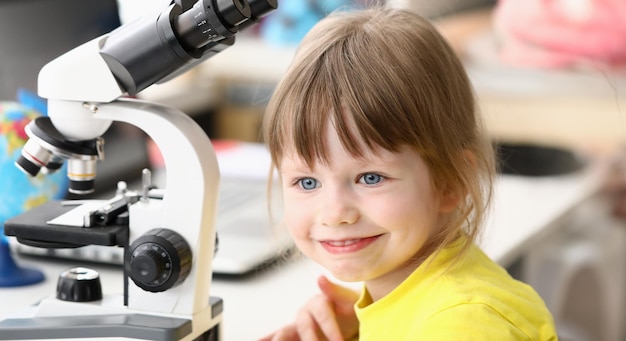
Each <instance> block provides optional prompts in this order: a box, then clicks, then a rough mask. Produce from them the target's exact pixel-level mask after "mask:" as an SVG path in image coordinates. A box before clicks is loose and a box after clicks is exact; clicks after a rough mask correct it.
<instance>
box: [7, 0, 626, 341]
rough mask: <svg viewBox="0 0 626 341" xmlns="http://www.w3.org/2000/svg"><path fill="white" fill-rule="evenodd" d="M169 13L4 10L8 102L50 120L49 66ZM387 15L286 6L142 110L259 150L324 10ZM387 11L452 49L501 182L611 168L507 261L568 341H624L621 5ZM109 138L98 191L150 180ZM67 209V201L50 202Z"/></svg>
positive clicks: (474, 1)
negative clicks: (269, 107)
mask: <svg viewBox="0 0 626 341" xmlns="http://www.w3.org/2000/svg"><path fill="white" fill-rule="evenodd" d="M167 3H169V1H165V0H159V1H156V0H141V1H140V0H118V1H115V0H111V1H106V0H98V1H95V0H91V1H85V0H3V1H0V101H4V102H7V103H9V102H11V103H12V102H19V103H20V105H23V106H24V109H22V110H23V111H28V110H39V111H45V103H44V104H43V106H42V104H41V103H40V102H38V101H39V100H38V99H37V98H36V96H29V95H28V94H29V93H31V94H34V93H36V90H37V89H36V76H37V73H38V71H39V69H40V68H41V67H42V66H43V65H44V64H45V63H46V62H47V61H49V60H51V59H52V58H54V57H56V56H58V55H59V54H61V53H63V52H65V51H67V50H69V49H71V48H72V47H74V46H77V45H79V44H81V43H83V42H85V41H87V40H89V39H92V38H94V37H97V36H99V35H101V34H103V33H105V32H108V31H110V30H111V29H113V28H115V27H117V26H118V25H119V24H120V23H126V22H130V21H132V20H134V19H136V18H138V17H140V16H141V15H144V14H146V13H150V12H151V11H152V10H158V9H160V8H162V6H164V5H166V4H167ZM381 3H383V1H377V2H374V1H364V0H282V1H280V0H279V4H280V5H279V9H278V10H277V11H275V12H274V13H272V14H270V15H269V16H267V17H266V18H265V19H264V20H263V21H262V22H261V23H260V24H259V25H257V26H256V27H254V28H253V29H250V30H248V31H246V32H242V33H241V34H240V35H239V36H238V37H237V39H238V40H237V43H236V44H235V45H234V46H232V47H230V48H228V49H227V50H226V51H224V52H223V53H220V54H218V55H216V56H215V57H213V58H212V59H210V60H208V61H207V62H205V63H203V64H201V65H200V66H199V67H196V68H194V69H192V70H190V71H188V72H187V73H185V74H183V75H181V76H179V77H178V78H175V79H174V80H172V81H170V82H168V83H165V84H159V85H154V86H152V87H150V88H148V89H146V90H145V91H144V92H142V93H141V94H140V95H139V97H141V98H144V99H147V100H151V101H156V102H159V103H163V104H167V105H171V106H173V107H176V108H178V109H180V110H182V111H183V112H185V113H187V114H189V115H190V116H191V117H193V118H194V120H196V121H197V122H198V123H199V124H200V126H201V127H202V128H203V129H204V130H205V131H206V132H207V134H208V135H209V136H210V137H211V138H213V139H224V140H237V141H247V142H262V141H261V140H260V123H261V120H262V116H263V111H264V108H265V105H266V103H267V100H268V99H269V97H270V95H271V93H272V91H273V88H274V87H275V85H276V84H277V82H278V81H279V79H280V78H281V76H282V74H283V73H284V71H285V70H286V68H287V67H288V66H289V63H290V60H291V57H292V55H293V53H294V50H295V47H296V46H297V44H298V42H299V40H300V39H301V38H302V36H303V35H304V34H305V33H306V32H307V31H308V29H309V28H310V27H311V26H312V25H314V24H315V22H317V21H318V20H319V19H321V18H322V17H324V16H325V15H326V14H327V13H329V12H330V11H333V10H350V9H353V8H360V7H366V6H371V5H373V4H381ZM386 4H387V5H389V6H394V7H403V8H409V9H412V10H414V11H416V12H418V13H420V14H422V15H424V16H426V17H427V18H429V19H430V20H432V22H433V23H434V24H435V25H436V27H437V28H438V29H439V30H440V32H441V33H442V34H443V35H444V37H446V38H447V39H448V40H449V42H450V43H451V44H452V46H453V47H454V49H455V50H456V51H457V53H458V55H459V56H460V57H461V59H462V61H463V62H464V64H465V66H466V68H467V72H468V75H469V76H470V79H471V80H472V82H473V85H474V87H475V91H476V96H477V99H478V103H479V105H480V109H481V113H482V117H483V118H484V121H485V123H486V126H487V129H488V132H489V134H490V135H491V136H492V138H493V141H494V145H495V146H496V147H497V148H498V150H499V151H500V157H501V162H502V164H501V166H502V167H501V168H502V175H501V176H505V177H519V178H524V179H529V178H530V179H533V181H536V182H537V183H538V184H542V183H543V182H546V183H547V181H550V180H552V179H558V178H567V177H571V176H572V175H573V174H578V173H580V172H584V171H585V169H588V168H589V167H592V166H594V167H595V165H597V164H601V165H603V166H604V169H605V170H606V171H605V172H602V173H601V174H600V175H598V178H597V179H596V180H597V181H596V182H595V184H596V185H594V188H593V190H592V191H590V192H589V193H588V194H587V195H586V196H585V197H582V198H580V200H578V201H576V204H575V205H571V207H568V208H567V209H566V210H565V212H566V214H563V215H562V216H559V217H558V219H554V220H553V221H552V222H551V226H550V228H549V229H548V228H547V227H546V231H549V232H545V233H542V234H540V238H538V239H536V240H534V243H533V245H532V246H527V250H525V251H524V256H522V257H519V258H516V259H506V260H502V261H501V263H502V264H503V265H504V266H506V267H507V269H508V270H509V271H510V272H511V273H512V274H513V275H514V276H516V277H518V278H520V279H521V280H523V281H526V282H528V283H529V284H531V285H533V286H534V287H535V288H536V289H537V291H538V292H539V293H540V294H541V295H542V296H543V297H544V299H545V300H546V303H547V304H548V307H549V308H550V309H551V311H552V312H553V314H554V315H555V319H556V322H557V325H558V328H559V334H560V336H561V339H563V340H593V341H618V340H626V333H625V330H624V327H623V323H622V321H624V319H625V318H626V309H625V307H626V262H625V261H624V260H625V259H626V235H625V232H624V228H625V226H624V221H623V219H624V217H626V213H625V212H626V209H624V208H623V207H626V205H625V204H624V203H626V200H625V199H624V198H626V195H624V193H625V192H626V191H625V189H626V156H625V155H626V152H624V142H625V140H626V132H625V127H626V117H625V109H624V108H625V104H626V97H625V96H624V91H626V87H625V85H624V82H625V81H626V69H625V68H624V63H625V62H626V3H625V2H624V1H622V0H551V1H542V0H500V1H496V0H440V1H426V0H388V1H387V2H386ZM75 13H80V14H81V15H75ZM20 91H21V92H20ZM24 91H25V92H24ZM20 93H21V94H22V95H21V97H20V96H18V95H19V94H20ZM7 107H8V104H4V106H0V109H3V108H7ZM5 111H6V110H5ZM41 114H45V113H41ZM8 117H9V116H8V115H6V113H5V115H4V116H0V128H2V127H8V126H9V125H8V123H6V122H8V121H9V118H8ZM20 117H21V116H20ZM12 120H13V122H15V119H12ZM3 129H5V130H2V129H0V135H2V134H4V136H5V137H6V136H9V135H8V134H9V133H8V131H9V130H8V128H3ZM107 134H112V135H114V138H107V141H111V143H108V144H107V145H106V148H108V150H107V151H106V153H107V159H108V160H109V161H108V162H106V163H102V164H101V165H99V167H104V168H99V169H98V173H99V176H98V178H97V181H99V183H98V184H99V185H98V186H97V188H98V187H99V188H110V187H112V186H114V185H113V184H114V183H115V182H117V181H118V180H132V179H134V178H135V177H138V176H139V175H140V174H141V172H140V170H141V169H142V168H144V167H146V166H148V167H149V166H153V162H155V161H154V158H151V157H153V155H151V153H150V143H149V142H150V141H148V139H147V138H146V137H145V136H144V135H143V133H142V132H141V131H139V130H138V129H134V128H133V127H128V126H123V125H121V124H116V125H115V126H114V127H113V128H112V129H111V131H109V132H108V133H107ZM105 137H106V136H105ZM1 139H2V136H0V140H1ZM6 139H8V138H5V140H6ZM1 147H2V145H0V153H2V148H1ZM5 148H8V147H6V146H5ZM0 161H2V159H0ZM5 161H6V160H5ZM2 169H4V168H2ZM4 172H5V171H3V174H1V175H2V176H5V174H6V173H4ZM59 181H61V180H59ZM57 185H58V186H61V187H62V184H57ZM8 188H9V187H8V185H5V186H3V187H2V188H0V223H1V222H2V219H6V217H3V216H2V212H7V211H8V207H9V205H10V200H9V199H8V198H9V197H11V196H14V193H13V192H10V191H9V189H8ZM53 192H54V191H53ZM63 195H64V194H63V193H60V192H58V191H57V192H54V193H53V194H50V195H49V196H48V197H53V196H63ZM526 195H529V196H532V195H533V193H526ZM48 197H46V198H48ZM46 198H44V199H43V200H45V199H46ZM554 200H555V201H554V204H555V205H558V204H559V202H558V201H557V200H558V199H556V198H555V199H554ZM40 201H41V200H40ZM40 201H39V202H40ZM548 202H551V201H550V200H548ZM35 204H36V203H35ZM33 205H34V204H33ZM497 206H498V204H497V203H496V207H497ZM5 214H6V213H5ZM527 214H528V215H532V214H533V212H528V213H527Z"/></svg>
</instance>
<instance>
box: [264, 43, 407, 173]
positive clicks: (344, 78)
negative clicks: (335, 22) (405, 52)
mask: <svg viewBox="0 0 626 341" xmlns="http://www.w3.org/2000/svg"><path fill="white" fill-rule="evenodd" d="M351 43H352V44H351ZM353 44H354V41H351V40H349V39H346V40H343V41H339V42H337V43H336V44H335V45H333V46H332V47H330V48H328V49H326V50H325V51H324V52H322V53H321V54H320V55H319V56H316V57H315V58H308V60H310V62H304V63H300V64H298V65H299V66H298V67H297V68H295V69H291V70H290V71H289V72H288V74H287V75H286V76H285V78H283V80H282V82H281V85H279V86H278V88H277V89H276V93H275V94H274V95H273V96H272V101H270V103H269V104H268V113H269V115H268V116H269V118H268V122H266V123H267V127H266V128H267V129H266V130H265V131H266V136H265V138H266V143H268V145H269V149H270V151H271V152H272V157H273V159H274V160H276V162H280V160H282V157H283V156H284V155H285V153H293V154H294V155H295V156H297V157H299V158H300V159H302V160H304V161H305V162H306V163H307V165H308V166H310V167H313V166H314V164H315V163H316V162H320V163H321V164H328V152H327V150H328V148H327V141H326V138H325V136H326V131H327V125H328V124H332V125H333V128H334V129H335V131H336V132H337V135H338V136H339V139H340V141H341V143H342V146H343V147H344V149H345V150H346V151H347V152H348V153H349V154H351V155H352V156H354V157H362V156H363V155H364V149H365V148H367V150H371V151H375V150H376V149H378V148H382V149H385V150H388V151H392V152H397V151H399V149H400V147H401V146H402V145H411V146H412V147H415V146H416V136H415V122H409V121H407V120H406V118H407V117H410V115H405V114H402V113H401V111H404V110H407V108H406V107H407V103H403V104H402V105H401V104H400V103H399V101H397V96H396V95H397V94H393V93H391V92H392V91H393V90H391V88H390V87H389V88H388V89H381V86H380V84H387V83H389V81H390V79H389V76H387V75H384V74H383V73H381V72H380V71H378V72H377V71H375V70H376V68H377V67H376V65H372V61H371V60H361V59H363V57H362V56H363V54H362V53H354V50H355V49H360V47H358V46H357V47H356V48H355V47H353V46H351V45H353ZM360 45H362V41H361V43H360V44H359V46H360ZM305 55H306V54H305ZM308 57H311V56H308ZM301 58H307V56H304V57H301ZM383 69H384V68H383ZM383 69H379V70H383ZM283 84H289V87H286V86H283ZM383 88H384V87H383ZM409 106H410V105H409ZM409 110H410V109H409ZM382 127H384V130H383V129H382ZM364 137H366V138H364ZM291 146H293V149H292V147H291ZM285 148H289V149H288V150H286V149H285Z"/></svg>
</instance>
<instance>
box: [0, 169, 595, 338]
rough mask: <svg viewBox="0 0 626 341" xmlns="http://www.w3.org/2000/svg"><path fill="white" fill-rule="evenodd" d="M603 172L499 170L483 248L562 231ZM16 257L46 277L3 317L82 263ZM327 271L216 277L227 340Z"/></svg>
mask: <svg viewBox="0 0 626 341" xmlns="http://www.w3.org/2000/svg"><path fill="white" fill-rule="evenodd" d="M598 164H599V163H598ZM603 171H604V170H603V167H602V166H601V165H596V164H595V163H594V164H592V165H591V166H589V167H587V168H586V169H585V170H584V171H581V172H578V173H574V174H569V175H566V176H554V177H521V176H500V178H499V179H498V181H497V184H496V192H495V198H494V208H493V212H492V214H491V216H490V218H489V219H488V221H487V222H486V226H485V232H484V234H483V238H482V241H481V246H482V248H483V249H484V250H485V252H486V253H487V254H488V255H489V256H490V257H492V258H493V259H494V260H496V261H497V262H499V263H500V264H502V265H503V266H507V265H509V264H511V263H512V262H513V261H514V260H515V259H516V258H518V257H519V256H520V255H523V253H524V252H527V250H528V249H529V248H530V247H531V246H532V245H533V243H534V242H535V241H536V240H537V238H543V237H545V236H546V234H547V233H555V232H557V229H558V227H559V226H558V225H559V224H555V222H557V221H558V220H559V218H561V217H562V216H563V215H565V214H567V213H568V212H569V211H570V210H571V209H572V208H573V207H575V206H576V205H577V204H578V203H580V202H581V201H582V200H584V199H586V198H588V197H590V196H591V195H592V194H594V193H595V192H597V190H598V189H599V185H600V183H601V182H600V179H601V174H603V173H602V172H603ZM16 261H17V262H18V264H19V265H21V266H25V267H31V268H36V269H39V270H41V271H43V272H44V273H45V275H46V280H45V281H44V282H43V283H40V284H36V285H32V286H26V287H18V288H0V319H3V318H7V317H10V316H11V315H12V314H14V313H15V312H16V311H19V310H20V309H23V308H24V307H27V306H29V305H32V304H35V303H36V302H37V301H38V300H40V299H42V298H44V297H50V296H53V295H54V292H55V288H56V278H57V277H58V274H59V273H60V272H61V271H63V270H65V269H67V268H70V267H73V266H76V265H77V264H70V263H69V262H68V261H60V260H51V259H41V258H30V257H24V256H16ZM79 265H80V264H79ZM89 267H91V268H93V269H95V270H97V271H98V272H99V273H100V276H101V280H102V287H103V291H104V293H105V294H108V293H111V294H117V293H121V292H122V291H123V290H122V274H121V268H120V267H116V266H106V265H98V264H89ZM325 273H326V272H325V270H324V269H322V268H321V267H320V266H318V265H317V264H314V263H313V262H311V261H309V260H307V259H305V258H304V257H302V256H299V255H296V256H294V257H292V258H291V259H288V260H285V261H283V262H282V263H280V264H276V265H274V266H273V267H270V268H268V269H264V270H263V271H259V272H256V273H253V274H250V275H248V276H245V277H232V278H227V277H217V278H214V280H213V282H212V287H211V295H213V296H218V297H221V298H222V299H223V300H224V312H223V319H224V322H223V327H224V329H223V330H224V334H225V335H224V340H235V341H237V340H255V339H258V338H260V337H262V336H264V335H266V334H268V333H270V332H271V331H273V330H275V329H276V328H278V327H280V326H282V325H284V324H286V323H288V322H290V321H292V319H293V317H294V316H295V313H296V312H297V310H298V308H299V307H300V306H301V304H303V303H304V302H305V301H306V300H307V298H309V297H310V296H312V295H314V294H315V293H316V292H317V290H318V289H317V287H316V278H317V277H318V276H320V275H321V274H325ZM349 285H350V286H354V287H355V288H357V287H358V286H360V284H359V283H350V284H349Z"/></svg>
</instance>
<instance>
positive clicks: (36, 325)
mask: <svg viewBox="0 0 626 341" xmlns="http://www.w3.org/2000/svg"><path fill="white" fill-rule="evenodd" d="M210 303H211V307H210V309H211V316H212V317H213V318H215V317H219V315H221V312H222V304H223V303H222V300H221V299H220V298H217V297H211V302H210ZM192 329H193V328H192V320H190V319H185V318H174V317H166V316H158V315H148V314H141V313H130V314H106V315H81V316H66V315H63V316H44V317H20V318H8V319H6V320H3V321H0V340H38V339H90V338H105V337H106V338H111V337H115V338H130V339H140V340H154V341H174V340H183V339H185V340H188V339H189V338H188V337H189V336H190V334H191V333H192V332H193V330H192ZM192 340H203V341H205V340H206V341H210V340H219V324H215V325H213V326H212V327H211V328H210V329H209V330H206V331H203V332H202V333H201V334H200V335H196V336H195V337H193V338H192Z"/></svg>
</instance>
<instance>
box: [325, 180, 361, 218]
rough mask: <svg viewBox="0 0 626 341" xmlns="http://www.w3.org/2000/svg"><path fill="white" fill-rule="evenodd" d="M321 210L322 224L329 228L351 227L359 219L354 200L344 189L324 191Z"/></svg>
mask: <svg viewBox="0 0 626 341" xmlns="http://www.w3.org/2000/svg"><path fill="white" fill-rule="evenodd" d="M326 191H327V195H325V196H323V199H322V200H324V203H323V205H322V210H321V220H322V224H323V225H326V226H331V227H341V226H347V225H351V224H354V223H356V222H357V220H358V219H359V211H358V209H357V206H356V205H355V202H356V200H355V198H354V196H353V195H351V194H350V192H349V191H348V190H345V189H332V190H331V189H326Z"/></svg>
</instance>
